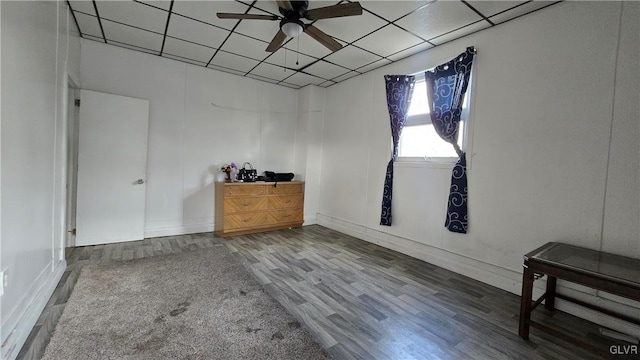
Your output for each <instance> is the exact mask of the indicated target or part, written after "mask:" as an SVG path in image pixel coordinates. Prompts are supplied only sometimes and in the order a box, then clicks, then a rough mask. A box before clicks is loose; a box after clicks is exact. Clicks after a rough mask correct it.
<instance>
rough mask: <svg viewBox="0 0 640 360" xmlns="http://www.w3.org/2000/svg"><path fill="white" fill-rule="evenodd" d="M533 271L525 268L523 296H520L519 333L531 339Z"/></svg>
mask: <svg viewBox="0 0 640 360" xmlns="http://www.w3.org/2000/svg"><path fill="white" fill-rule="evenodd" d="M533 274H534V273H533V271H531V270H529V269H528V268H524V271H523V273H522V297H521V298H520V327H519V329H518V335H520V337H521V338H523V339H525V340H529V320H530V319H531V305H532V304H531V296H532V292H533V281H534V278H533Z"/></svg>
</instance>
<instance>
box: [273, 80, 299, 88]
mask: <svg viewBox="0 0 640 360" xmlns="http://www.w3.org/2000/svg"><path fill="white" fill-rule="evenodd" d="M278 85H282V86H286V87H289V88H292V89H300V88H301V87H302V86H300V85H294V84H289V83H286V82H281V83H278Z"/></svg>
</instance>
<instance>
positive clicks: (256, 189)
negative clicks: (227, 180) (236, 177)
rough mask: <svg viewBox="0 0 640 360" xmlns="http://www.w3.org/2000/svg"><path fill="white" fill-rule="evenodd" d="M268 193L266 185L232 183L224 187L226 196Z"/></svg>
mask: <svg viewBox="0 0 640 360" xmlns="http://www.w3.org/2000/svg"><path fill="white" fill-rule="evenodd" d="M266 193H267V191H266V186H264V185H254V184H251V185H232V186H225V187H224V196H225V197H227V196H251V195H265V194H266Z"/></svg>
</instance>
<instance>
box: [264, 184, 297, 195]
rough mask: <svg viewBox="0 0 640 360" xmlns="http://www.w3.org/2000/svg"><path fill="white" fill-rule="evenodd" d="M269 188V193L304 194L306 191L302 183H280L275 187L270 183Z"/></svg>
mask: <svg viewBox="0 0 640 360" xmlns="http://www.w3.org/2000/svg"><path fill="white" fill-rule="evenodd" d="M267 188H268V189H269V195H286V194H302V193H303V192H304V188H303V185H302V184H300V183H296V184H288V183H278V184H277V186H275V187H274V186H273V185H269V186H267Z"/></svg>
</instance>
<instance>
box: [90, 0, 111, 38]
mask: <svg viewBox="0 0 640 360" xmlns="http://www.w3.org/2000/svg"><path fill="white" fill-rule="evenodd" d="M91 2H92V3H93V9H94V10H95V11H96V18H97V19H98V24H100V31H101V32H102V39H103V40H104V43H105V44H108V42H107V37H106V36H105V35H104V28H103V27H102V20H101V19H100V13H99V12H98V5H97V4H96V0H93V1H91Z"/></svg>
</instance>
